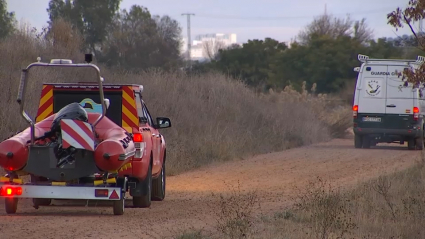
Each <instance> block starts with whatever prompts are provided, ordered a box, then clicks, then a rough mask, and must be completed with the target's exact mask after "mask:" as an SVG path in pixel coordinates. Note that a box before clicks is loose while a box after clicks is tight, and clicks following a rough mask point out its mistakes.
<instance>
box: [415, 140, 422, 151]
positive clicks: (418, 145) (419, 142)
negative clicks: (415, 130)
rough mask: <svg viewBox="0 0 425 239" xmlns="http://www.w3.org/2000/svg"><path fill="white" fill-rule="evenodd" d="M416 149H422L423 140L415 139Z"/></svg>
mask: <svg viewBox="0 0 425 239" xmlns="http://www.w3.org/2000/svg"><path fill="white" fill-rule="evenodd" d="M415 144H416V149H419V150H422V149H423V148H424V138H422V137H420V138H417V139H416V142H415Z"/></svg>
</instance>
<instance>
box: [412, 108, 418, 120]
mask: <svg viewBox="0 0 425 239" xmlns="http://www.w3.org/2000/svg"><path fill="white" fill-rule="evenodd" d="M413 119H414V120H418V119H419V108H418V107H413Z"/></svg>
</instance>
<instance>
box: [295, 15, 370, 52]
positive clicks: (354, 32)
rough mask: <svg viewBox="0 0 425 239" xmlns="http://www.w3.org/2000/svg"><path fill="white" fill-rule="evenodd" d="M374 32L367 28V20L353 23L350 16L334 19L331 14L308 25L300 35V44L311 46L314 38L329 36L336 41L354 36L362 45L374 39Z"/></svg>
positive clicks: (322, 16)
mask: <svg viewBox="0 0 425 239" xmlns="http://www.w3.org/2000/svg"><path fill="white" fill-rule="evenodd" d="M372 33H373V32H372V30H370V29H369V28H368V27H367V24H366V19H362V20H361V21H353V20H351V18H350V17H349V16H347V18H346V19H342V18H336V17H335V18H333V17H332V15H330V14H324V15H321V16H319V17H316V18H315V19H314V20H313V22H312V23H310V24H309V25H307V26H306V27H305V29H304V30H303V31H301V32H300V33H299V34H298V40H299V43H300V44H302V45H307V44H309V43H310V42H311V41H312V39H313V38H320V37H322V36H325V35H326V36H329V37H330V38H332V39H336V38H338V37H342V36H353V37H354V38H356V39H357V40H358V41H359V42H360V43H366V42H367V41H369V40H370V39H371V38H372Z"/></svg>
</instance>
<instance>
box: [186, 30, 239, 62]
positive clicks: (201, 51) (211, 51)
mask: <svg viewBox="0 0 425 239" xmlns="http://www.w3.org/2000/svg"><path fill="white" fill-rule="evenodd" d="M232 44H237V38H236V34H234V33H232V34H224V33H215V34H202V35H197V36H195V38H194V40H193V41H192V45H191V52H190V56H191V58H192V60H195V61H196V60H198V61H203V60H208V59H209V58H210V57H212V56H213V55H215V54H216V53H217V51H218V50H219V49H221V48H226V47H229V46H231V45H232ZM181 50H182V54H185V55H186V54H187V38H184V39H183V45H182V49H181Z"/></svg>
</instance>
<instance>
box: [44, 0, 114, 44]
mask: <svg viewBox="0 0 425 239" xmlns="http://www.w3.org/2000/svg"><path fill="white" fill-rule="evenodd" d="M121 1H122V0H90V1H87V0H50V2H49V8H48V9H47V12H48V13H49V18H50V22H49V24H50V25H52V22H53V21H54V20H55V19H57V18H59V17H61V18H63V19H65V20H67V21H69V22H71V23H72V25H73V26H74V27H75V28H77V29H78V30H79V31H80V32H81V34H82V35H83V36H84V38H85V44H86V47H87V48H89V49H91V50H92V51H93V52H96V48H97V46H98V45H99V44H100V43H101V42H102V41H103V40H104V39H105V37H106V34H107V28H108V26H109V25H110V24H111V23H112V20H113V18H114V16H115V14H116V12H117V11H118V10H119V5H120V3H121Z"/></svg>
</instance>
